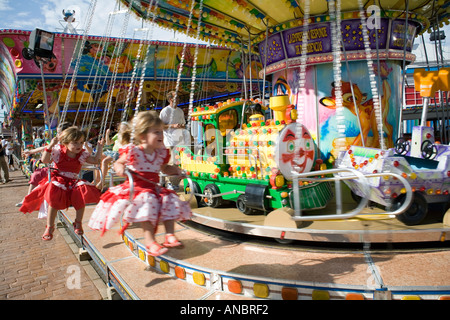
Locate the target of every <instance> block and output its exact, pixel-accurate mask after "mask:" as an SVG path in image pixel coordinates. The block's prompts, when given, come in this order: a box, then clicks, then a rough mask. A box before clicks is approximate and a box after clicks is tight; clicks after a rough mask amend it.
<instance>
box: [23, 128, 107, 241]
mask: <svg viewBox="0 0 450 320" xmlns="http://www.w3.org/2000/svg"><path fill="white" fill-rule="evenodd" d="M85 139H86V134H85V133H84V132H83V131H81V130H80V129H78V128H77V127H70V128H68V129H66V130H64V131H63V132H62V133H61V134H60V135H59V136H57V137H55V138H53V139H52V141H51V142H50V144H49V145H48V146H47V147H46V148H45V150H44V152H43V154H42V157H41V161H42V162H44V163H50V162H51V161H53V163H54V168H55V170H53V171H52V173H51V181H48V179H45V180H42V181H41V182H40V183H39V185H38V186H37V187H36V188H35V189H33V191H32V192H31V193H30V194H29V195H27V196H26V197H25V199H24V201H23V204H22V206H21V207H20V211H22V212H23V213H27V212H33V211H42V208H44V207H45V206H44V204H45V202H46V203H47V204H48V212H47V214H45V213H44V214H43V215H42V216H40V217H45V216H46V217H47V227H46V230H45V233H44V234H43V235H42V239H43V240H51V239H52V238H53V231H54V230H55V219H56V214H57V212H58V210H63V209H66V208H68V207H69V206H73V207H74V208H75V210H76V218H75V222H74V224H73V225H74V229H75V233H76V234H78V235H81V234H83V228H82V225H81V222H82V219H83V215H84V209H85V205H86V203H98V201H99V199H100V191H99V190H98V189H97V188H96V187H95V186H94V185H93V184H91V183H89V182H87V181H85V180H81V179H78V174H79V173H80V170H81V166H82V165H83V164H84V163H85V162H87V163H91V164H98V163H99V162H100V156H101V154H102V148H103V141H99V143H98V145H97V154H96V156H95V157H93V156H91V155H90V154H89V152H88V151H86V149H84V148H83V144H84V141H85ZM58 141H59V142H60V143H59V144H58ZM40 209H41V210H40ZM40 213H42V212H40Z"/></svg>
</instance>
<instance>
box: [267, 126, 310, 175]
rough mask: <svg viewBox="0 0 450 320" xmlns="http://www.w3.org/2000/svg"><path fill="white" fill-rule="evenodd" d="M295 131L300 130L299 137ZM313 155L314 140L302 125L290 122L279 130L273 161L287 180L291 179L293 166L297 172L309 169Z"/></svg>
mask: <svg viewBox="0 0 450 320" xmlns="http://www.w3.org/2000/svg"><path fill="white" fill-rule="evenodd" d="M297 126H299V127H298V128H297ZM297 132H301V137H297ZM296 151H298V153H297V154H296ZM314 156H315V150H314V141H313V139H312V137H311V135H310V133H309V131H308V130H307V129H306V128H305V127H304V126H303V125H301V124H297V123H290V124H288V125H287V126H286V127H285V128H284V129H283V130H282V131H281V132H280V135H279V137H278V141H277V144H276V147H275V162H276V163H277V165H278V168H279V169H280V171H281V173H282V174H283V176H284V177H285V178H286V179H287V180H292V178H293V175H292V171H294V168H296V170H295V171H297V172H299V173H302V172H309V171H311V168H312V166H313V164H314Z"/></svg>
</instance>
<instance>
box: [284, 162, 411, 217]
mask: <svg viewBox="0 0 450 320" xmlns="http://www.w3.org/2000/svg"><path fill="white" fill-rule="evenodd" d="M344 172H348V173H350V174H349V175H345V176H341V175H338V174H339V173H344ZM329 174H333V176H332V177H320V178H311V177H314V176H318V175H321V176H323V175H329ZM381 176H393V177H394V178H396V179H398V180H399V181H400V182H401V183H402V184H403V185H404V186H405V190H406V192H405V194H406V197H405V200H404V201H403V203H402V204H401V206H400V207H398V208H397V209H396V210H394V211H386V212H383V213H379V214H381V215H386V216H391V215H398V214H400V213H403V212H404V211H405V210H407V209H408V207H409V205H410V204H411V200H412V196H413V192H412V188H411V185H410V184H409V182H408V181H407V180H406V179H405V178H403V177H402V176H400V175H398V174H396V173H391V172H385V173H373V174H365V175H363V174H362V173H361V172H359V171H356V170H354V169H350V168H338V169H328V170H321V171H312V172H305V173H298V172H293V183H292V184H293V192H294V199H293V200H294V208H293V209H294V216H293V217H292V219H293V220H295V221H314V220H329V219H349V218H352V217H354V216H356V215H369V214H367V213H362V210H363V209H364V208H365V207H366V205H367V203H368V201H369V197H370V188H371V187H370V184H369V181H368V179H369V178H376V177H381ZM343 180H354V183H357V184H358V185H359V190H360V191H362V194H363V196H362V197H361V199H360V202H359V203H358V206H357V207H356V208H354V209H353V210H350V211H349V212H346V213H342V189H341V181H343ZM300 181H311V182H336V184H335V189H336V192H335V196H336V214H326V215H309V216H303V215H302V210H301V206H300V186H299V182H300Z"/></svg>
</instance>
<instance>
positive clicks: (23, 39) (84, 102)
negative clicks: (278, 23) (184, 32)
mask: <svg viewBox="0 0 450 320" xmlns="http://www.w3.org/2000/svg"><path fill="white" fill-rule="evenodd" d="M29 38H30V31H24V30H0V58H1V59H2V60H1V61H2V63H1V65H0V73H1V74H2V75H3V76H2V77H0V98H2V100H3V101H5V102H7V103H8V104H9V105H10V106H11V110H10V116H9V120H14V119H20V118H21V117H23V116H29V117H31V119H33V120H34V122H33V123H36V124H41V123H43V119H44V108H43V104H44V101H45V99H47V105H48V106H49V111H50V112H51V113H53V112H55V111H58V108H60V109H59V110H61V109H62V108H61V107H62V106H63V105H65V103H66V101H67V102H68V103H69V105H68V113H69V114H71V115H70V116H69V117H72V115H73V116H75V115H76V114H78V113H79V112H81V113H83V112H86V111H90V112H93V111H97V112H101V111H102V110H103V109H104V106H105V104H107V103H108V100H109V103H110V104H112V105H114V107H115V109H116V111H117V112H116V116H117V117H119V119H120V113H121V112H122V111H123V108H124V106H125V104H126V100H127V99H128V100H129V103H130V104H133V103H135V102H136V98H137V96H138V92H139V91H141V92H142V95H141V98H140V99H141V100H140V105H141V106H142V107H143V108H160V107H163V106H165V103H166V102H167V101H166V93H167V92H168V91H170V90H174V89H175V87H176V82H177V78H179V79H180V85H179V88H178V96H179V98H180V102H181V103H182V104H183V103H187V101H188V100H189V95H190V92H191V91H192V90H194V93H195V100H205V103H208V102H209V103H210V102H212V99H214V97H221V98H220V99H227V97H228V96H233V95H239V94H240V93H241V92H242V91H243V90H242V86H243V84H242V82H243V79H244V78H247V79H249V77H250V75H252V78H253V86H254V87H255V90H258V89H259V85H258V84H257V81H256V80H257V78H258V72H259V71H260V70H261V64H260V63H254V64H253V65H252V66H254V67H255V66H256V68H254V69H253V70H252V69H251V68H248V67H246V66H247V64H246V63H245V61H243V60H242V55H241V53H240V52H238V51H235V50H230V49H229V48H223V47H222V48H219V47H216V46H210V45H198V47H196V45H194V44H184V43H177V42H167V41H147V40H145V41H143V40H138V39H122V38H114V37H108V38H105V37H97V36H87V37H85V39H84V40H85V41H84V46H82V44H83V41H82V40H83V36H81V35H73V34H65V33H55V38H54V45H53V53H52V58H51V59H47V60H46V61H45V63H44V64H43V65H42V71H43V75H42V76H41V70H40V67H39V64H38V61H36V59H34V58H30V57H28V56H27V54H26V50H25V49H26V48H28V46H29ZM119 49H120V50H119ZM196 51H197V57H196V59H195V58H194V57H195V55H196ZM183 52H184V53H183ZM77 53H80V54H79V55H78V54H77ZM144 56H147V58H148V59H147V60H146V65H145V68H144V60H143V57H144ZM182 56H184V63H183V64H182V68H181V72H180V64H181V61H182ZM194 59H195V60H196V63H194ZM1 66H3V67H1ZM135 66H137V68H135ZM194 67H195V74H196V75H195V78H196V79H195V80H196V81H195V86H194V88H193V89H192V87H191V81H192V76H193V73H194ZM143 70H145V71H143ZM133 72H137V74H136V76H135V81H134V82H132V81H131V80H132V78H133ZM142 72H144V75H143V79H144V82H143V85H142V88H140V78H141V76H142ZM42 78H44V79H45V81H44V84H45V89H46V90H45V91H46V92H45V93H46V97H45V96H44V84H43V81H42ZM74 78H75V81H74V83H73V84H72V85H71V82H72V79H74ZM16 79H17V80H18V81H17V87H16ZM110 94H112V97H111V96H110ZM7 99H9V100H7ZM208 100H209V101H208Z"/></svg>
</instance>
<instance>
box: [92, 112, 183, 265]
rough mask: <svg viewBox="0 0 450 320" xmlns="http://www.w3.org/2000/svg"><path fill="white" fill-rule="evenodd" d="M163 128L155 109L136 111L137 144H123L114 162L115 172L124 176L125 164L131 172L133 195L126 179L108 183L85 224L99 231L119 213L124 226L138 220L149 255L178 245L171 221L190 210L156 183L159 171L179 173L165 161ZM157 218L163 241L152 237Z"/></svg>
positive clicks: (170, 192) (108, 227)
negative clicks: (112, 184) (114, 184)
mask: <svg viewBox="0 0 450 320" xmlns="http://www.w3.org/2000/svg"><path fill="white" fill-rule="evenodd" d="M163 130H164V127H163V123H162V121H161V120H160V119H159V117H158V114H157V113H156V112H154V111H144V112H140V113H138V115H137V117H136V119H135V135H134V137H135V141H136V143H137V145H134V144H128V145H126V146H123V147H122V148H121V149H120V150H119V152H120V157H119V159H118V160H117V161H116V162H115V163H114V170H115V172H116V173H117V174H118V175H120V176H125V168H126V167H127V168H128V169H129V170H130V171H131V172H132V174H133V175H134V194H133V199H132V201H131V202H130V199H129V197H130V182H129V181H125V182H124V183H123V184H121V185H118V186H116V187H111V188H109V189H108V191H106V192H105V193H104V194H103V195H102V196H101V199H100V202H99V203H98V205H97V207H96V208H95V210H94V212H93V214H92V216H91V219H90V221H89V227H91V228H92V229H94V230H102V231H103V232H104V231H106V230H108V229H110V228H111V227H112V226H113V224H114V223H116V222H119V221H120V219H121V217H122V219H123V222H124V223H125V227H124V228H126V226H128V224H129V223H133V222H140V223H141V226H142V229H143V230H144V238H145V245H146V247H147V252H148V254H150V255H152V256H159V255H161V254H163V253H165V252H167V248H171V247H178V246H181V245H182V244H181V242H180V241H179V240H178V239H177V238H176V237H175V235H174V231H175V230H174V228H175V223H174V222H175V220H187V219H189V218H190V217H191V214H192V213H191V209H190V205H189V203H187V202H184V201H182V200H181V199H180V198H179V197H178V195H177V194H176V193H175V192H174V191H172V190H168V189H166V188H163V187H161V186H159V185H158V182H159V173H160V172H163V173H165V174H168V175H179V174H180V173H181V170H180V168H178V167H177V166H172V165H168V162H169V159H170V152H169V150H168V149H166V148H165V146H164V135H163ZM159 222H162V223H163V224H164V227H165V229H166V235H165V242H164V244H163V245H160V244H159V243H157V242H156V240H155V231H156V227H157V225H158V223H159Z"/></svg>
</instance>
